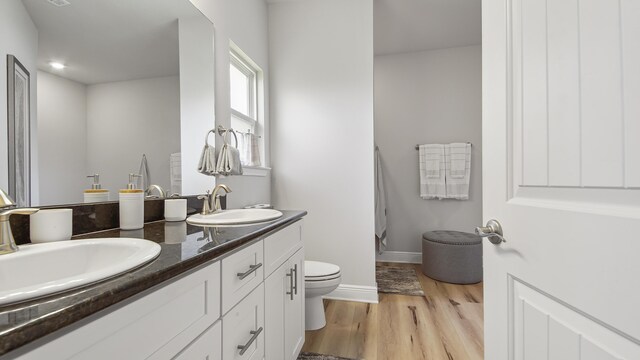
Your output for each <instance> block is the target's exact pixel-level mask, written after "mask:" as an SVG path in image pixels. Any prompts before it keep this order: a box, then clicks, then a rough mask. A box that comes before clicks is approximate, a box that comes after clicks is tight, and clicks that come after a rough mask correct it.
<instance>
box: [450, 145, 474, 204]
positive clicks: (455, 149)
mask: <svg viewBox="0 0 640 360" xmlns="http://www.w3.org/2000/svg"><path fill="white" fill-rule="evenodd" d="M445 159H446V164H447V166H446V170H445V172H446V175H445V176H446V184H447V198H448V199H457V200H468V199H469V179H470V175H471V144H465V143H452V144H449V145H445Z"/></svg>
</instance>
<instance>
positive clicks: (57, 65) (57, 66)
mask: <svg viewBox="0 0 640 360" xmlns="http://www.w3.org/2000/svg"><path fill="white" fill-rule="evenodd" d="M49 65H51V67H52V68H54V69H56V70H62V69H64V68H65V67H66V66H64V64H62V63H59V62H55V61H52V62H50V63H49Z"/></svg>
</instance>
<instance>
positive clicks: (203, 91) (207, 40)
mask: <svg viewBox="0 0 640 360" xmlns="http://www.w3.org/2000/svg"><path fill="white" fill-rule="evenodd" d="M178 26H179V37H180V38H179V39H180V41H179V46H180V51H179V53H180V138H181V143H182V149H181V150H182V191H181V193H183V194H188V195H191V194H202V193H204V192H205V191H206V190H207V189H211V188H212V187H213V184H214V178H213V177H210V176H207V175H203V174H201V173H199V172H197V168H198V161H199V159H200V154H201V152H202V148H203V147H204V141H205V140H204V138H205V135H206V134H207V132H208V131H209V130H211V129H213V128H214V127H215V103H214V99H215V82H216V80H217V78H216V76H215V61H214V48H213V47H214V29H213V25H211V23H210V22H208V21H207V20H206V19H203V18H202V17H192V18H183V19H180V20H179V21H178ZM209 141H210V144H214V143H215V138H214V136H213V135H211V136H210V138H209Z"/></svg>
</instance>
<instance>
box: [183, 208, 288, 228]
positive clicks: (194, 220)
mask: <svg viewBox="0 0 640 360" xmlns="http://www.w3.org/2000/svg"><path fill="white" fill-rule="evenodd" d="M280 216H282V213H281V212H280V211H278V210H273V209H232V210H221V211H218V212H215V213H213V214H209V215H202V214H195V215H191V216H189V218H188V219H187V222H189V223H190V224H195V225H238V224H251V223H257V222H263V221H269V220H275V219H277V218H279V217H280Z"/></svg>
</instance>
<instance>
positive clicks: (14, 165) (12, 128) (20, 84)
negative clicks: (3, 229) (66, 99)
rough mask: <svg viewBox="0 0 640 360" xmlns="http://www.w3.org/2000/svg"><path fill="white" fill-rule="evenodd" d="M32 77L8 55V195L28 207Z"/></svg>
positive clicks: (17, 202) (29, 200)
mask: <svg viewBox="0 0 640 360" xmlns="http://www.w3.org/2000/svg"><path fill="white" fill-rule="evenodd" d="M30 80H31V75H30V74H29V71H28V70H27V69H26V68H25V67H24V65H22V64H21V63H20V61H18V59H16V57H15V56H13V55H7V115H8V116H7V123H8V146H9V149H8V150H9V195H10V196H11V197H12V198H13V199H14V200H15V202H16V204H17V205H18V206H29V205H30V204H31V153H30V148H31V132H30V131H31V130H30V124H31V83H30Z"/></svg>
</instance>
